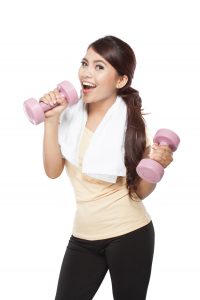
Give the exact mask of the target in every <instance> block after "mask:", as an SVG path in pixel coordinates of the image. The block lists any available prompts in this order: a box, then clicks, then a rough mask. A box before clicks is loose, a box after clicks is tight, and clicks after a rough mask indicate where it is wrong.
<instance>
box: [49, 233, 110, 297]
mask: <svg viewBox="0 0 200 300" xmlns="http://www.w3.org/2000/svg"><path fill="white" fill-rule="evenodd" d="M83 241H84V240H83ZM107 270H108V266H107V264H106V260H105V257H103V256H102V255H101V254H98V253H96V252H95V251H92V249H90V247H89V248H88V246H87V243H86V244H84V243H82V242H80V240H79V239H76V238H74V237H73V238H70V240H69V243H68V246H67V249H66V252H65V255H64V258H63V262H62V266H61V270H60V276H59V280H58V286H57V292H56V298H55V300H66V299H67V300H91V299H92V298H93V296H94V295H95V293H96V291H97V290H98V288H99V286H100V285H101V282H102V281H103V278H104V277H105V275H106V272H107Z"/></svg>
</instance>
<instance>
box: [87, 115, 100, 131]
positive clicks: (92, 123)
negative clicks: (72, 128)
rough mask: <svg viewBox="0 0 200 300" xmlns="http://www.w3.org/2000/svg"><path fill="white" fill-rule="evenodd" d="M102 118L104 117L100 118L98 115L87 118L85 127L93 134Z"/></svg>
mask: <svg viewBox="0 0 200 300" xmlns="http://www.w3.org/2000/svg"><path fill="white" fill-rule="evenodd" d="M103 117H104V116H100V115H96V116H88V119H87V122H86V124H85V127H87V128H88V129H89V130H90V131H92V132H95V130H96V128H97V127H98V126H99V124H100V122H101V120H102V119H103Z"/></svg>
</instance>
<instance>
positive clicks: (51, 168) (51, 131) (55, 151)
mask: <svg viewBox="0 0 200 300" xmlns="http://www.w3.org/2000/svg"><path fill="white" fill-rule="evenodd" d="M58 126H59V122H58V120H57V119H53V120H51V121H48V120H46V121H45V123H44V140H43V162H44V169H45V172H46V174H47V176H48V177H50V178H52V179H54V178H57V177H58V176H60V175H61V173H62V171H63V168H64V165H65V160H64V159H63V158H62V155H61V152H60V146H59V144H58Z"/></svg>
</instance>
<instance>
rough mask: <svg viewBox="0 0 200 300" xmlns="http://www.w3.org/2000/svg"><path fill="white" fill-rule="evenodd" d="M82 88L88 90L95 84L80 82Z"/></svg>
mask: <svg viewBox="0 0 200 300" xmlns="http://www.w3.org/2000/svg"><path fill="white" fill-rule="evenodd" d="M82 86H83V90H84V91H88V90H92V89H95V88H96V85H95V84H93V83H90V82H84V81H83V82H82Z"/></svg>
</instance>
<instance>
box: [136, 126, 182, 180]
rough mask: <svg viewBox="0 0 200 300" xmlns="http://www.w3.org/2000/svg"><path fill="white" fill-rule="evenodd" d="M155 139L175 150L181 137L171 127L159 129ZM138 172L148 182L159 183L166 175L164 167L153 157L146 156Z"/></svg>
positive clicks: (155, 141)
mask: <svg viewBox="0 0 200 300" xmlns="http://www.w3.org/2000/svg"><path fill="white" fill-rule="evenodd" d="M153 141H154V143H157V144H160V145H167V146H169V147H170V148H171V150H172V151H173V152H174V151H176V149H177V148H178V145H179V143H180V138H179V137H178V135H177V134H176V133H175V132H173V131H171V130H169V129H159V130H158V131H157V132H156V135H155V136H154V139H153ZM136 172H137V173H138V175H139V176H140V177H141V178H142V179H144V180H146V181H147V182H151V183H157V182H159V181H160V180H161V179H162V177H163V175H164V167H163V166H162V165H161V164H159V163H158V162H157V161H155V160H153V159H150V158H144V159H142V160H141V161H140V162H139V164H138V166H137V168H136Z"/></svg>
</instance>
